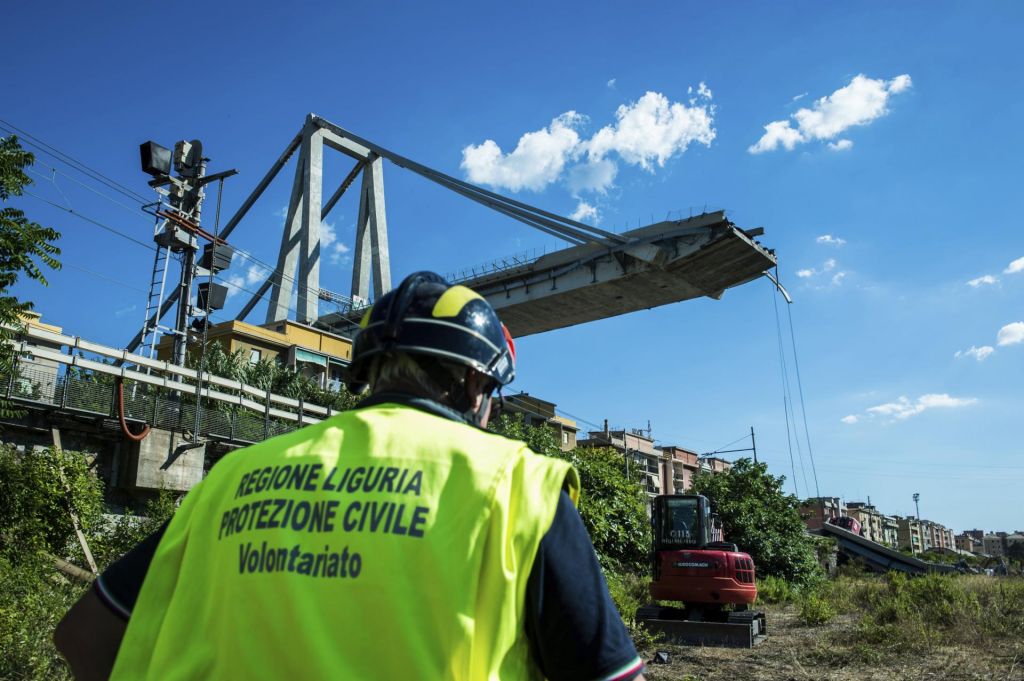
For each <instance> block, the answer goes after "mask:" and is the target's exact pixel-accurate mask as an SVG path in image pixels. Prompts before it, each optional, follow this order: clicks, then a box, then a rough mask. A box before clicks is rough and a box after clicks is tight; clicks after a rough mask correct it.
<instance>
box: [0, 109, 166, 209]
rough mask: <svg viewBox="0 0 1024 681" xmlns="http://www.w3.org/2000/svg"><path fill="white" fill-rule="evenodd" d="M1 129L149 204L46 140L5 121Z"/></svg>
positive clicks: (81, 171)
mask: <svg viewBox="0 0 1024 681" xmlns="http://www.w3.org/2000/svg"><path fill="white" fill-rule="evenodd" d="M0 128H4V129H6V130H7V132H9V133H10V134H12V135H19V136H21V137H22V138H23V139H25V141H26V143H28V144H29V145H31V146H33V147H35V148H37V149H39V150H40V151H42V152H43V153H44V154H46V155H48V156H51V157H53V158H55V159H57V160H58V161H59V162H61V163H63V164H65V165H67V166H70V167H71V168H74V169H75V170H77V171H78V172H80V173H83V174H85V175H89V176H90V177H92V178H93V179H94V180H98V181H99V182H102V183H103V184H105V185H107V186H108V187H110V188H111V189H113V190H114V191H116V192H118V193H120V194H123V195H125V196H127V197H128V198H130V199H132V200H133V201H138V202H139V203H140V204H145V203H147V201H146V198H145V197H144V196H142V195H141V194H138V193H136V192H135V191H134V190H132V189H129V188H128V187H125V186H124V185H123V184H121V183H120V182H117V181H116V180H112V179H110V178H109V177H107V176H106V175H104V174H103V173H101V172H100V171H98V170H95V169H93V168H91V167H89V166H87V165H86V164H85V163H82V162H81V161H79V160H78V159H76V158H74V157H72V156H70V155H69V154H66V153H64V152H63V151H61V150H60V149H57V148H56V147H53V146H51V145H50V144H47V143H46V142H45V141H44V140H42V139H40V138H38V137H36V136H35V135H32V134H31V133H28V132H26V131H24V130H22V129H21V128H19V127H17V126H15V125H13V124H11V123H8V122H7V121H5V120H3V119H0Z"/></svg>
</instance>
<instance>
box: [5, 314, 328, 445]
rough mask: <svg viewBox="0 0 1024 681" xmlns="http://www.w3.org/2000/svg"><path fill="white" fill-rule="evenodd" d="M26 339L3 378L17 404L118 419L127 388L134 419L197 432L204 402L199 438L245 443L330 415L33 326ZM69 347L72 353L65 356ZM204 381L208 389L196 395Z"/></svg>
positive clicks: (264, 392) (298, 402) (261, 391)
mask: <svg viewBox="0 0 1024 681" xmlns="http://www.w3.org/2000/svg"><path fill="white" fill-rule="evenodd" d="M22 338H24V339H25V340H21V341H19V342H15V343H14V347H15V350H16V351H17V353H18V355H19V358H18V361H17V363H16V365H15V371H14V372H13V373H12V374H11V375H10V376H0V391H3V394H4V395H5V396H6V397H7V398H8V399H10V400H12V401H14V402H17V403H23V404H26V405H39V406H45V407H56V408H58V409H61V410H67V411H72V412H80V413H87V414H94V415H97V416H103V417H107V418H118V417H119V406H118V382H120V383H121V384H122V385H123V393H124V415H125V419H126V420H128V421H132V422H136V423H138V422H144V423H148V424H150V425H152V426H155V427H157V428H164V429H167V430H174V431H190V432H191V431H192V430H194V429H195V427H196V404H197V397H198V404H199V408H200V414H199V416H200V419H199V433H197V434H196V435H201V436H206V437H213V438H220V439H225V440H230V441H235V442H243V443H251V442H258V441H261V440H264V439H266V438H268V437H273V436H275V435H280V434H282V433H286V432H289V431H291V430H295V429H296V428H299V427H301V426H303V425H308V424H312V423H319V421H320V420H321V419H323V418H326V417H327V416H330V414H331V410H330V409H329V408H327V407H322V406H320V405H316V404H310V403H307V402H304V401H303V400H298V399H294V398H291V397H286V396H284V395H278V394H275V393H272V392H270V391H269V390H265V389H262V388H258V387H255V386H252V385H248V384H245V383H242V382H240V381H234V380H231V379H226V378H222V377H220V376H214V375H212V374H209V373H206V372H203V375H202V378H201V379H200V378H199V374H198V372H197V371H195V370H193V369H187V368H185V367H179V366H175V365H173V364H169V363H167V362H163V361H159V360H153V359H149V358H148V357H143V356H141V355H134V354H131V353H129V352H127V351H125V350H119V349H115V348H109V347H106V346H103V345H99V344H96V343H91V342H89V341H86V340H83V339H81V338H78V337H77V336H65V335H63V334H58V333H53V332H50V331H45V330H42V329H39V328H36V327H31V326H30V327H29V328H28V329H27V330H26V331H25V332H24V333H23V334H22ZM65 347H66V348H67V349H68V351H67V352H64V351H63V350H62V348H65ZM76 351H77V352H78V353H79V354H75V353H76ZM85 352H88V353H90V354H92V355H94V356H99V357H102V358H106V359H107V360H110V361H113V362H115V363H116V364H114V363H108V362H102V361H96V360H93V359H88V358H86V357H85V356H83V354H81V353H85ZM118 364H119V365H120V366H118ZM200 380H201V383H202V386H201V387H200V388H199V389H197V386H196V382H197V381H200Z"/></svg>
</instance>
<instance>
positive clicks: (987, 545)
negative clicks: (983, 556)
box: [982, 532, 1006, 557]
mask: <svg viewBox="0 0 1024 681" xmlns="http://www.w3.org/2000/svg"><path fill="white" fill-rule="evenodd" d="M1000 535H1003V536H1000ZM1005 535H1006V533H1005V532H997V533H996V534H986V535H985V536H984V537H983V538H982V545H983V546H984V549H985V553H987V554H988V555H990V556H996V557H999V556H1005V555H1006V545H1005V544H1004V541H1003V540H1004V539H1005Z"/></svg>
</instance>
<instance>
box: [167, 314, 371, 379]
mask: <svg viewBox="0 0 1024 681" xmlns="http://www.w3.org/2000/svg"><path fill="white" fill-rule="evenodd" d="M206 337H207V340H208V342H214V341H220V343H221V345H222V346H223V348H224V351H225V352H227V353H229V354H230V353H233V352H235V351H237V350H241V351H242V352H243V353H244V356H245V357H246V359H248V360H249V361H250V362H252V363H253V364H255V363H256V362H259V361H260V360H264V359H266V360H274V359H280V361H281V362H282V363H284V365H285V366H287V367H290V368H292V369H295V370H296V371H298V372H299V373H301V374H302V375H304V376H308V377H309V378H312V379H314V380H316V381H318V382H319V383H320V386H321V387H324V388H335V389H336V388H337V387H338V385H339V384H340V381H341V380H342V376H343V372H344V369H345V367H346V366H348V364H349V361H350V360H351V358H352V341H351V340H349V339H348V338H344V337H342V336H338V335H335V334H333V333H330V332H328V331H324V330H322V329H317V328H314V327H312V326H308V325H306V324H300V323H299V322H293V321H291V320H284V321H279V322H272V323H270V324H264V325H263V326H256V325H255V324H248V323H246V322H242V321H238V320H231V321H227V322H221V323H220V324H214V325H212V326H211V327H210V328H209V330H208V331H207V334H206ZM173 346H174V339H173V338H172V337H171V336H164V337H163V338H161V339H160V343H159V345H157V357H158V358H159V359H163V360H169V359H170V358H171V355H172V352H173ZM190 352H191V349H190Z"/></svg>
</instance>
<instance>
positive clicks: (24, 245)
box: [0, 135, 60, 416]
mask: <svg viewBox="0 0 1024 681" xmlns="http://www.w3.org/2000/svg"><path fill="white" fill-rule="evenodd" d="M33 163H35V157H33V155H32V154H31V153H29V152H27V151H25V150H24V149H22V147H21V144H19V143H18V138H17V137H15V136H13V135H12V136H10V137H5V138H0V201H2V202H4V203H6V202H7V200H8V199H9V198H10V197H12V196H20V195H21V194H22V193H23V192H24V189H25V187H26V186H28V185H30V184H32V180H31V179H30V178H29V176H28V175H26V174H25V169H26V168H28V167H29V166H31V165H32V164H33ZM59 238H60V234H59V233H58V232H57V231H56V230H53V229H51V228H49V227H43V226H42V225H40V224H39V223H36V222H32V221H30V220H29V219H28V218H27V217H25V213H24V212H23V211H21V210H18V209H17V208H11V207H9V206H4V207H3V208H0V376H10V375H12V374H13V373H14V365H15V359H16V355H15V353H14V352H13V350H12V349H11V347H10V346H9V345H8V344H7V341H8V340H10V339H12V338H14V336H15V335H16V334H17V333H18V331H19V330H20V329H21V328H22V324H23V322H22V316H23V315H24V314H25V313H26V312H28V311H29V310H31V309H32V303H30V302H28V301H20V300H18V298H17V297H15V296H14V295H12V294H11V288H12V287H13V286H14V285H15V284H16V283H17V282H18V279H19V278H20V277H22V276H25V277H27V278H28V279H30V280H32V281H36V282H39V283H40V284H42V285H43V286H46V284H47V282H46V276H45V273H44V268H51V269H60V262H59V261H58V260H57V256H59V255H60V249H59V248H58V247H57V246H56V245H55V244H54V242H55V241H57V240H58V239H59ZM16 413H17V412H16V411H15V410H14V409H12V408H11V405H10V404H8V403H7V401H6V400H3V399H0V416H13V415H14V414H16Z"/></svg>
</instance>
